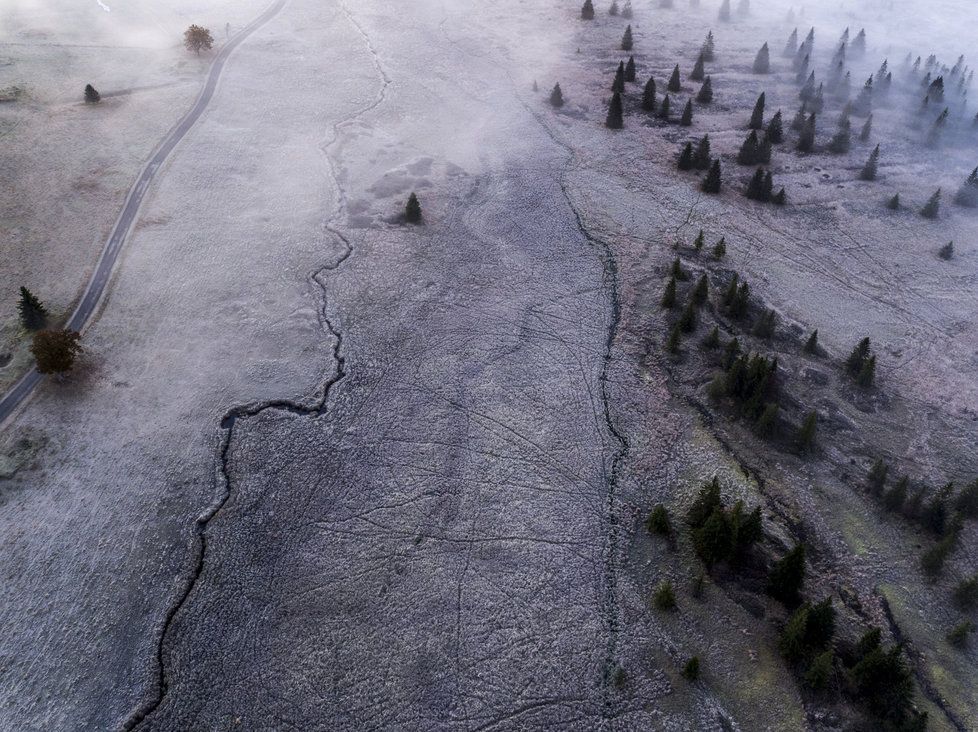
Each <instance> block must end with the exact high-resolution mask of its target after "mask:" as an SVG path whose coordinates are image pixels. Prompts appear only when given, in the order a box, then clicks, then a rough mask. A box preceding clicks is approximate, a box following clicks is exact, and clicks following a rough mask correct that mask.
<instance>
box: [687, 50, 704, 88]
mask: <svg viewBox="0 0 978 732" xmlns="http://www.w3.org/2000/svg"><path fill="white" fill-rule="evenodd" d="M705 76H706V72H705V69H704V68H703V53H702V52H700V55H699V56H697V57H696V63H695V64H694V65H693V72H692V73H691V74H690V75H689V79H690V81H703V79H704V78H705Z"/></svg>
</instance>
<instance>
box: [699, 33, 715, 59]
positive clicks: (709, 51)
mask: <svg viewBox="0 0 978 732" xmlns="http://www.w3.org/2000/svg"><path fill="white" fill-rule="evenodd" d="M701 54H702V55H703V60H704V61H706V62H707V63H709V62H711V61H715V60H716V49H715V47H714V42H713V31H710V32H709V33H707V34H706V40H705V41H703V49H702V51H701Z"/></svg>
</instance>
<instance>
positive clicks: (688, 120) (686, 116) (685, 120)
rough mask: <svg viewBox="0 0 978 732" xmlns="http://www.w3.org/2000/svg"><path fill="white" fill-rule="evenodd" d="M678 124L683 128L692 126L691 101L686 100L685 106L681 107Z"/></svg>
mask: <svg viewBox="0 0 978 732" xmlns="http://www.w3.org/2000/svg"><path fill="white" fill-rule="evenodd" d="M679 124H681V125H682V126H683V127H689V126H691V125H692V124H693V101H692V100H691V99H687V100H686V106H685V107H683V116H682V117H680V118H679Z"/></svg>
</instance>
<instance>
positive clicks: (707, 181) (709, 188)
mask: <svg viewBox="0 0 978 732" xmlns="http://www.w3.org/2000/svg"><path fill="white" fill-rule="evenodd" d="M722 185H723V177H722V174H721V172H720V158H716V159H715V160H714V161H713V164H712V165H711V166H710V172H709V173H707V174H706V178H704V179H703V185H702V190H703V192H704V193H719V192H720V188H721V186H722Z"/></svg>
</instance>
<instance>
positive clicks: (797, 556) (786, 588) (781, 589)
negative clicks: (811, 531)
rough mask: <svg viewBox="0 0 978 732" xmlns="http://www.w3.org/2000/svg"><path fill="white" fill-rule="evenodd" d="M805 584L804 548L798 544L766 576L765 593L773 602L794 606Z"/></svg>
mask: <svg viewBox="0 0 978 732" xmlns="http://www.w3.org/2000/svg"><path fill="white" fill-rule="evenodd" d="M804 582H805V546H804V544H798V545H796V546H795V548H794V549H792V550H791V551H790V552H788V553H787V554H786V555H785V556H784V557H783V558H782V559H780V560H778V562H776V563H775V565H774V567H772V568H771V572H770V574H769V575H768V585H767V591H768V594H769V595H771V597H773V598H774V599H775V600H780V601H781V602H782V603H784V604H785V605H794V604H795V603H797V602H798V600H799V598H800V592H801V588H802V585H803V584H804Z"/></svg>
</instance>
